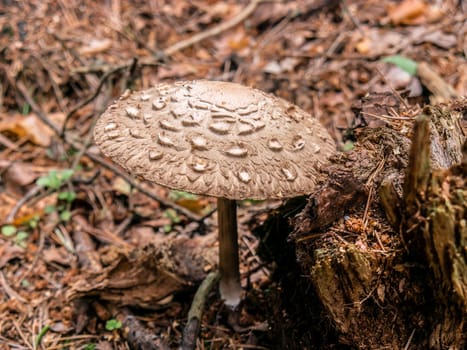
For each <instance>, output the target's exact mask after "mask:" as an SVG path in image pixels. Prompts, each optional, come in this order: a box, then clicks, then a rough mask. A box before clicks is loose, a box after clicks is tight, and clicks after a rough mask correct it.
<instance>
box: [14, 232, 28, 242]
mask: <svg viewBox="0 0 467 350" xmlns="http://www.w3.org/2000/svg"><path fill="white" fill-rule="evenodd" d="M28 237H29V233H27V232H26V231H18V233H17V234H16V238H15V241H16V242H21V241H24V240H26V239H27V238H28Z"/></svg>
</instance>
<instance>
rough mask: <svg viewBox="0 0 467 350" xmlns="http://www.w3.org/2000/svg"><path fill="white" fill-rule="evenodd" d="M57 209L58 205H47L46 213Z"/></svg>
mask: <svg viewBox="0 0 467 350" xmlns="http://www.w3.org/2000/svg"><path fill="white" fill-rule="evenodd" d="M56 210H57V207H56V206H55V205H47V206H46V207H45V208H44V212H45V213H46V214H52V213H53V212H54V211H56Z"/></svg>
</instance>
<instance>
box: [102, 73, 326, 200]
mask: <svg viewBox="0 0 467 350" xmlns="http://www.w3.org/2000/svg"><path fill="white" fill-rule="evenodd" d="M94 138H95V141H96V143H97V144H98V145H99V147H100V149H101V151H102V152H103V153H104V154H105V155H106V156H108V157H110V158H111V159H113V160H114V161H115V162H116V163H118V164H119V165H121V166H122V167H123V168H125V169H126V170H128V171H129V172H130V173H132V174H134V175H137V176H140V177H142V178H144V179H146V180H149V181H152V182H155V183H157V184H160V185H163V186H166V187H169V188H173V189H178V190H183V191H187V192H191V193H196V194H202V195H207V196H214V197H225V198H229V199H247V198H250V199H267V198H290V197H294V196H298V195H303V194H306V193H310V192H311V191H312V190H313V188H314V187H315V185H316V182H317V180H318V174H319V168H320V167H321V166H322V165H323V164H325V163H327V159H328V158H329V156H331V155H332V154H334V152H335V144H334V141H333V140H332V138H331V136H330V135H329V134H328V132H327V131H326V129H325V128H324V127H323V126H322V125H321V124H320V123H319V122H318V121H317V120H316V119H314V118H312V117H311V116H310V115H309V114H308V113H306V112H305V111H303V110H302V109H300V108H299V107H297V106H295V105H293V104H291V103H289V102H287V101H285V100H283V99H280V98H277V97H275V96H273V95H270V94H266V93H264V92H262V91H260V90H257V89H253V88H249V87H245V86H242V85H239V84H235V83H227V82H220V81H207V80H199V81H186V82H176V83H174V84H165V83H162V84H159V85H157V86H155V87H153V88H150V89H148V90H144V91H139V92H132V93H127V94H124V95H123V96H122V97H120V99H119V100H118V101H116V102H115V103H114V104H113V105H111V106H110V107H109V108H108V109H107V110H106V111H105V112H104V114H103V115H102V116H101V117H100V118H99V120H98V121H97V124H96V126H95V129H94Z"/></svg>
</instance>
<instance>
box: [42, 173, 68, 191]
mask: <svg viewBox="0 0 467 350" xmlns="http://www.w3.org/2000/svg"><path fill="white" fill-rule="evenodd" d="M73 173H74V170H73V169H65V170H61V171H57V170H56V169H53V170H50V171H49V173H48V174H47V175H44V176H41V177H40V178H38V179H37V180H36V184H37V185H38V186H42V187H46V188H50V189H53V190H58V189H59V188H60V187H62V185H63V184H64V183H65V182H66V181H68V180H69V179H70V178H71V177H72V176H73Z"/></svg>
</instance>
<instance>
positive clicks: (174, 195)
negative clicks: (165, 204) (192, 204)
mask: <svg viewBox="0 0 467 350" xmlns="http://www.w3.org/2000/svg"><path fill="white" fill-rule="evenodd" d="M169 199H171V200H173V201H174V202H176V201H178V200H180V199H190V200H196V199H198V196H197V195H196V194H193V193H190V192H184V191H177V190H172V191H170V192H169Z"/></svg>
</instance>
